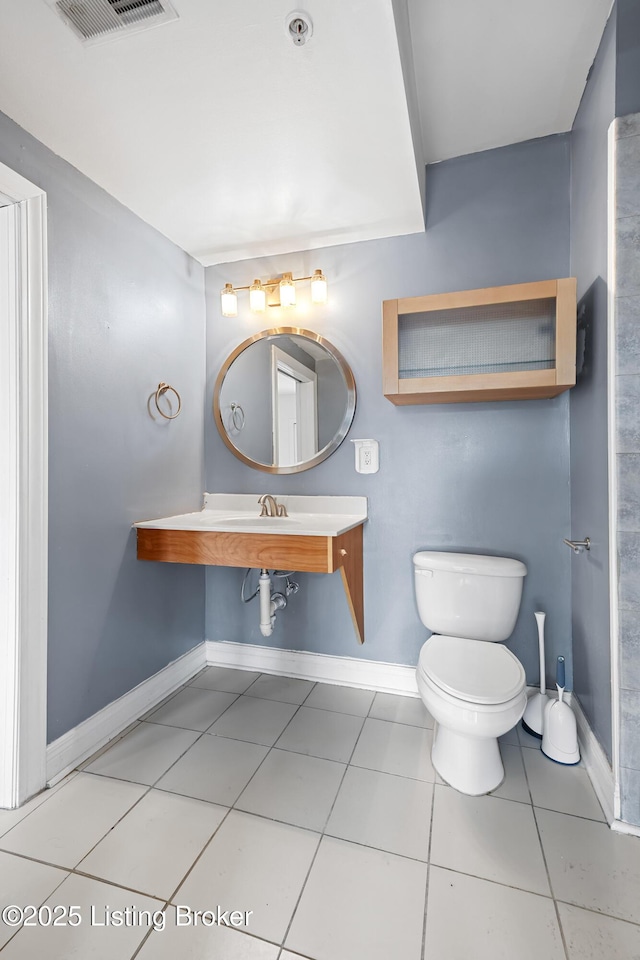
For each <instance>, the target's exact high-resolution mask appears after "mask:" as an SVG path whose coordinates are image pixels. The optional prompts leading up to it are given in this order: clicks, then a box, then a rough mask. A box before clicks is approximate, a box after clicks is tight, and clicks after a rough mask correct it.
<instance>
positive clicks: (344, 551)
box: [331, 524, 364, 643]
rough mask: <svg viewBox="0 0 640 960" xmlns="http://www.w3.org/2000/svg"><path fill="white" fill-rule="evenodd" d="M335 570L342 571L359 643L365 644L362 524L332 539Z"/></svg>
mask: <svg viewBox="0 0 640 960" xmlns="http://www.w3.org/2000/svg"><path fill="white" fill-rule="evenodd" d="M331 543H332V550H333V566H334V569H339V570H340V575H341V577H342V584H343V586H344V592H345V593H346V595H347V603H348V604H349V610H350V611H351V618H352V620H353V626H354V629H355V631H356V637H357V638H358V643H364V571H363V562H362V556H363V551H362V524H360V526H359V527H354V528H353V529H352V530H347V532H346V533H343V534H342V535H341V536H339V537H331Z"/></svg>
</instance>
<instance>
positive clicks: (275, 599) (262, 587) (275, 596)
mask: <svg viewBox="0 0 640 960" xmlns="http://www.w3.org/2000/svg"><path fill="white" fill-rule="evenodd" d="M250 573H251V568H249V569H248V570H247V572H246V573H245V575H244V580H243V581H242V590H241V591H240V597H241V599H242V601H243V603H249V601H250V600H253V599H254V597H256V596H257V595H258V594H259V596H260V633H261V634H262V636H263V637H270V636H271V634H272V633H273V628H274V626H275V622H276V613H277V611H278V610H284V608H285V607H286V605H287V597H289V596H290V595H291V594H292V593H297V592H298V589H299V586H298V584H297V583H296V582H295V580H291V579H290V577H291V572H283V571H281V570H274V571H273V576H274V577H277V578H284V580H285V581H286V583H285V592H284V593H280V592H279V591H276V592H274V593H272V592H271V577H270V576H269V571H268V570H266V569H265V568H263V569H262V570H261V571H260V577H259V579H258V589H257V590H256V591H255V592H254V593H252V594H251V596H250V597H245V595H244V588H245V584H246V582H247V577H248V576H249V574H250Z"/></svg>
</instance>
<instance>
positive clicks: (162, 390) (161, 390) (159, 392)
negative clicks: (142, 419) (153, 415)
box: [156, 382, 182, 420]
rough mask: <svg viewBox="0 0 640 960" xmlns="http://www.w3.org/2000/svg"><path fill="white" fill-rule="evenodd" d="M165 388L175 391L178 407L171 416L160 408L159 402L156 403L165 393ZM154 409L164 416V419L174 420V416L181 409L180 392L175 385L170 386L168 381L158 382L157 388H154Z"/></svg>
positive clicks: (178, 414)
mask: <svg viewBox="0 0 640 960" xmlns="http://www.w3.org/2000/svg"><path fill="white" fill-rule="evenodd" d="M167 390H171V392H172V393H175V395H176V397H177V398H178V409H177V410H176V412H175V413H174V414H172V415H171V416H170V415H169V414H168V413H164V412H163V411H162V410H161V409H160V404H159V403H158V401H159V399H160V397H161V396H163V394H165V393H166V392H167ZM156 410H157V411H158V413H159V414H160V416H161V417H164V418H165V420H175V418H176V417H179V416H180V411H181V410H182V400H181V399H180V394H179V393H178V391H177V390H176V388H175V387H172V386H170V385H169V384H168V383H164V382H162V383H159V384H158V389H157V390H156Z"/></svg>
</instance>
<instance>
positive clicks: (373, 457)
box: [351, 440, 380, 473]
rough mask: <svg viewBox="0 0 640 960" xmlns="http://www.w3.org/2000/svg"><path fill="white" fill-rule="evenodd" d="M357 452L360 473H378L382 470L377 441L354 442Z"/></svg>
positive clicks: (357, 467)
mask: <svg viewBox="0 0 640 960" xmlns="http://www.w3.org/2000/svg"><path fill="white" fill-rule="evenodd" d="M351 443H353V444H355V451H356V470H357V472H358V473H377V472H378V470H379V469H380V452H379V447H378V441H377V440H352V441H351Z"/></svg>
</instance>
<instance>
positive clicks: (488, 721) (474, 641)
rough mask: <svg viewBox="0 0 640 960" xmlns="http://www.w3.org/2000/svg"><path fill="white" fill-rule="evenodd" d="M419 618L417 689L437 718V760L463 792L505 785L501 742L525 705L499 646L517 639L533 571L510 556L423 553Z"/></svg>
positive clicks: (418, 566) (515, 665) (511, 661)
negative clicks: (422, 633)
mask: <svg viewBox="0 0 640 960" xmlns="http://www.w3.org/2000/svg"><path fill="white" fill-rule="evenodd" d="M413 563H414V568H415V585H416V598H417V601H418V611H419V613H420V619H421V620H422V622H423V623H424V625H425V627H427V628H428V629H429V630H431V631H433V635H432V636H431V637H429V639H428V640H427V642H426V643H425V644H424V646H423V647H422V650H421V651H420V658H419V661H418V667H417V670H416V675H417V680H418V690H419V691H420V696H421V697H422V700H423V701H424V704H425V706H426V708H427V710H428V711H429V713H430V714H431V715H432V716H433V717H434V719H435V721H436V728H435V733H434V742H433V749H432V752H431V758H432V761H433V765H434V767H435V768H436V770H437V771H438V773H439V774H440V776H441V777H442V779H443V780H446V782H447V783H448V784H450V785H451V786H452V787H455V788H456V790H459V791H460V792H461V793H468V794H472V795H474V796H477V795H479V794H482V793H489V791H490V790H495V788H496V787H497V786H498V785H499V784H500V783H501V782H502V780H503V778H504V767H503V766H502V759H501V757H500V750H499V749H498V737H500V736H502V734H503V733H506V732H507V730H510V729H511V728H512V727H514V726H515V725H516V724H517V723H518V721H519V720H520V718H521V717H522V715H523V713H524V709H525V706H526V704H527V695H526V689H525V687H526V679H525V673H524V668H523V666H522V664H521V663H520V661H519V660H518V658H517V657H516V656H514V654H513V653H511V651H510V650H507V648H506V647H503V646H501V645H500V642H501V641H503V640H506V639H508V637H509V636H510V635H511V633H512V631H513V628H514V626H515V623H516V619H517V616H518V610H519V609H520V599H521V597H522V584H523V579H524V577H525V576H526V573H527V568H526V567H525V565H524V563H521V562H520V561H519V560H511V559H508V558H507V557H485V556H475V555H474V554H467V553H438V552H431V551H422V552H420V553H416V554H415V556H414V558H413Z"/></svg>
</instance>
